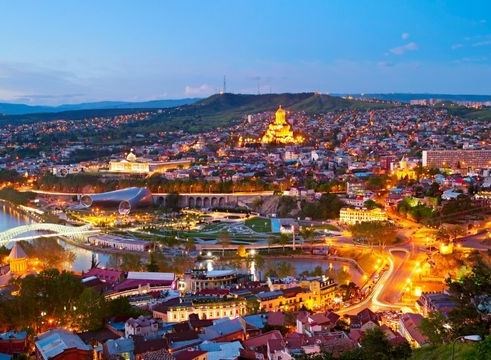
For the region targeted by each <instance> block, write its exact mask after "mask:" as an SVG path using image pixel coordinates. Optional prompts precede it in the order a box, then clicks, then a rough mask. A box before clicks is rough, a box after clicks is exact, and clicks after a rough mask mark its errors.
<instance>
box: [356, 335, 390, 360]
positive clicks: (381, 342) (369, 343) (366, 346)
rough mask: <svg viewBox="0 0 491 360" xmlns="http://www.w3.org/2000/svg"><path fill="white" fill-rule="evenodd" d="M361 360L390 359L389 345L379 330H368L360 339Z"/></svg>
mask: <svg viewBox="0 0 491 360" xmlns="http://www.w3.org/2000/svg"><path fill="white" fill-rule="evenodd" d="M360 343H361V347H362V349H363V354H364V356H363V359H366V360H385V359H387V360H389V359H391V356H390V353H391V345H390V343H389V340H388V339H387V337H386V336H385V334H384V332H383V331H382V330H381V329H380V328H379V327H375V328H373V329H368V330H367V331H366V332H365V333H364V334H363V337H362V338H361V342H360Z"/></svg>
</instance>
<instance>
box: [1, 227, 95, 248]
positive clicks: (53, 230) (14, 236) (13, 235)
mask: <svg viewBox="0 0 491 360" xmlns="http://www.w3.org/2000/svg"><path fill="white" fill-rule="evenodd" d="M35 231H42V232H47V234H44V233H41V234H29V233H31V232H35ZM99 231H100V230H94V229H92V227H91V226H90V225H84V226H67V225H59V224H50V223H35V224H28V225H22V226H17V227H14V228H12V229H9V230H7V231H3V232H0V246H2V245H6V244H7V243H9V242H11V241H20V240H31V239H36V238H41V237H55V236H66V237H71V238H75V239H78V238H80V236H81V235H86V234H94V233H97V232H99ZM22 234H27V235H26V236H19V235H22Z"/></svg>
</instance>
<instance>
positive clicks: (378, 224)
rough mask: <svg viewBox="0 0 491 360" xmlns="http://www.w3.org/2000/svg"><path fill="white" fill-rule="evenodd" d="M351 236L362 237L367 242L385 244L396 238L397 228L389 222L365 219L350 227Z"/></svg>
mask: <svg viewBox="0 0 491 360" xmlns="http://www.w3.org/2000/svg"><path fill="white" fill-rule="evenodd" d="M350 230H351V233H352V234H353V237H355V238H359V239H364V240H365V241H366V242H367V243H368V244H370V245H375V244H378V245H379V246H381V245H386V244H391V243H393V242H394V240H395V239H396V234H397V228H396V227H395V225H393V224H391V223H389V222H386V221H385V222H383V221H366V222H361V223H358V224H355V225H352V226H351V227H350Z"/></svg>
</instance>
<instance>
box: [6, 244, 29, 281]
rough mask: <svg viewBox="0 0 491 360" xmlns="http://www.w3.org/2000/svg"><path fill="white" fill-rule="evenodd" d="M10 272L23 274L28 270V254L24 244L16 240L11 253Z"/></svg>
mask: <svg viewBox="0 0 491 360" xmlns="http://www.w3.org/2000/svg"><path fill="white" fill-rule="evenodd" d="M9 265H10V272H11V273H12V274H15V275H23V274H25V273H26V272H27V255H26V253H25V251H24V249H23V248H22V246H21V245H20V244H19V243H18V242H16V243H15V244H14V247H13V248H12V250H11V251H10V254H9Z"/></svg>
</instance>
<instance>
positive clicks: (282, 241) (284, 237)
mask: <svg viewBox="0 0 491 360" xmlns="http://www.w3.org/2000/svg"><path fill="white" fill-rule="evenodd" d="M289 242H290V235H288V234H286V233H281V234H280V237H279V239H278V244H280V245H282V246H283V252H284V251H285V245H286V244H288V243H289Z"/></svg>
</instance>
